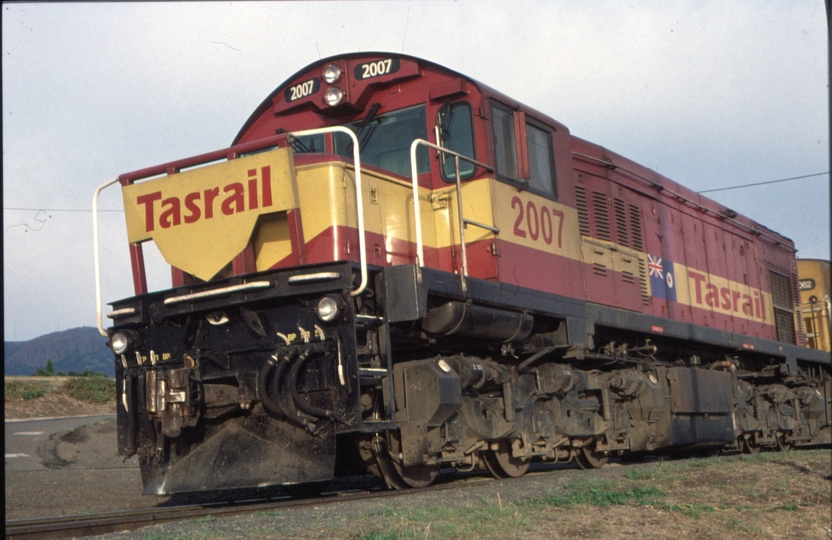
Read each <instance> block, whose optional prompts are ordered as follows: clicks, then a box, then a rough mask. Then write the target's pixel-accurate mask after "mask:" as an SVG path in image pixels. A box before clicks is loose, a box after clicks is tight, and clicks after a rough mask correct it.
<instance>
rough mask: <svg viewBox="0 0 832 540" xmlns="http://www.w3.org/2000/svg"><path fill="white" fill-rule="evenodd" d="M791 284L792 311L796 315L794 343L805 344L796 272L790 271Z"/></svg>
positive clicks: (804, 330)
mask: <svg viewBox="0 0 832 540" xmlns="http://www.w3.org/2000/svg"><path fill="white" fill-rule="evenodd" d="M790 277H791V285H792V305H793V306H794V310H795V311H794V313H795V314H796V315H797V316H796V317H794V319H795V320H796V321H797V336H796V338H797V339H796V344H797V345H805V342H806V329H805V328H803V315H802V314H801V313H800V285H799V284H798V280H797V274H795V273H794V271H792V272H791V273H790Z"/></svg>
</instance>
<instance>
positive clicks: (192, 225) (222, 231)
mask: <svg viewBox="0 0 832 540" xmlns="http://www.w3.org/2000/svg"><path fill="white" fill-rule="evenodd" d="M293 185H294V168H293V166H292V157H291V153H290V151H289V149H277V150H271V151H269V152H263V153H261V154H255V155H252V156H247V157H244V158H238V159H233V160H230V161H226V162H223V163H219V164H216V165H209V166H206V167H202V168H199V169H194V170H189V171H185V172H181V173H176V174H172V175H169V176H166V177H164V178H158V179H155V180H149V181H146V182H141V183H138V184H132V185H128V186H124V189H123V190H122V195H123V197H124V212H125V217H126V219H127V235H128V239H129V241H130V242H131V243H136V242H144V241H146V240H153V241H154V242H155V243H156V245H157V247H158V248H159V251H160V252H161V253H162V256H163V257H164V258H165V260H166V261H167V262H168V264H170V265H172V266H175V267H177V268H180V269H181V270H184V271H185V272H187V273H189V274H193V275H194V276H196V277H198V278H200V279H203V280H208V279H211V278H212V277H214V276H215V275H216V274H217V273H218V272H219V271H220V270H222V268H223V267H225V266H226V265H227V264H228V263H229V262H231V260H233V259H234V257H235V256H237V255H238V254H239V253H240V252H241V251H243V249H245V247H246V245H247V244H248V242H249V239H250V238H251V234H252V231H253V230H254V226H255V224H256V223H257V218H258V217H259V216H261V215H264V214H271V213H274V212H282V211H286V210H289V209H291V208H293V207H294V199H293V194H292V186H293Z"/></svg>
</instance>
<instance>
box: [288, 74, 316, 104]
mask: <svg viewBox="0 0 832 540" xmlns="http://www.w3.org/2000/svg"><path fill="white" fill-rule="evenodd" d="M320 86H321V85H320V82H319V81H318V79H317V78H316V79H309V80H308V81H303V82H302V83H300V84H296V85H295V86H290V87H289V88H287V89H286V101H287V102H291V101H297V100H299V99H301V98H305V97H307V96H311V95H312V94H314V93H316V92H317V91H318V89H319V88H320Z"/></svg>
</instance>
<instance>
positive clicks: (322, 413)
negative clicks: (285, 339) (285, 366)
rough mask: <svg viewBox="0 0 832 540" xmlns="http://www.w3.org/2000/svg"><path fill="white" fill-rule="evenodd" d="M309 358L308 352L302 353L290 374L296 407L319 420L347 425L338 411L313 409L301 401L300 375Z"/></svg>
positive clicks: (290, 383) (290, 386) (290, 385)
mask: <svg viewBox="0 0 832 540" xmlns="http://www.w3.org/2000/svg"><path fill="white" fill-rule="evenodd" d="M309 357H310V355H309V352H308V351H304V352H302V353H301V354H300V355H299V356H298V357H297V359H296V360H295V363H294V365H292V370H291V371H290V372H289V388H290V389H291V391H292V401H294V403H295V406H296V407H297V408H298V409H300V410H301V411H303V412H305V413H306V414H308V415H311V416H315V417H318V418H329V419H331V420H335V421H336V422H341V423H342V424H346V423H347V422H346V421H345V420H344V417H343V416H342V415H341V414H340V413H338V412H336V411H331V410H329V409H320V408H318V407H313V406H311V405H309V404H308V403H307V402H306V401H304V400H303V399H301V397H300V394H298V373H300V368H301V366H302V365H303V364H305V363H306V361H307V360H309Z"/></svg>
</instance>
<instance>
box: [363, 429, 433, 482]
mask: <svg viewBox="0 0 832 540" xmlns="http://www.w3.org/2000/svg"><path fill="white" fill-rule="evenodd" d="M373 454H374V455H375V457H376V463H377V464H378V468H379V469H380V470H381V476H382V478H384V481H385V482H386V483H387V487H389V488H391V489H409V488H423V487H427V486H429V485H431V484H432V483H433V481H434V480H435V479H436V477H437V475H438V474H439V464H436V465H411V466H409V467H405V466H403V465H402V464H401V463H399V462H398V461H396V460H394V459H393V458H392V457H391V456H390V453H389V452H388V451H387V444H386V443H385V442H384V440H383V439H382V438H381V437H378V436H377V437H375V438H374V439H373Z"/></svg>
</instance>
